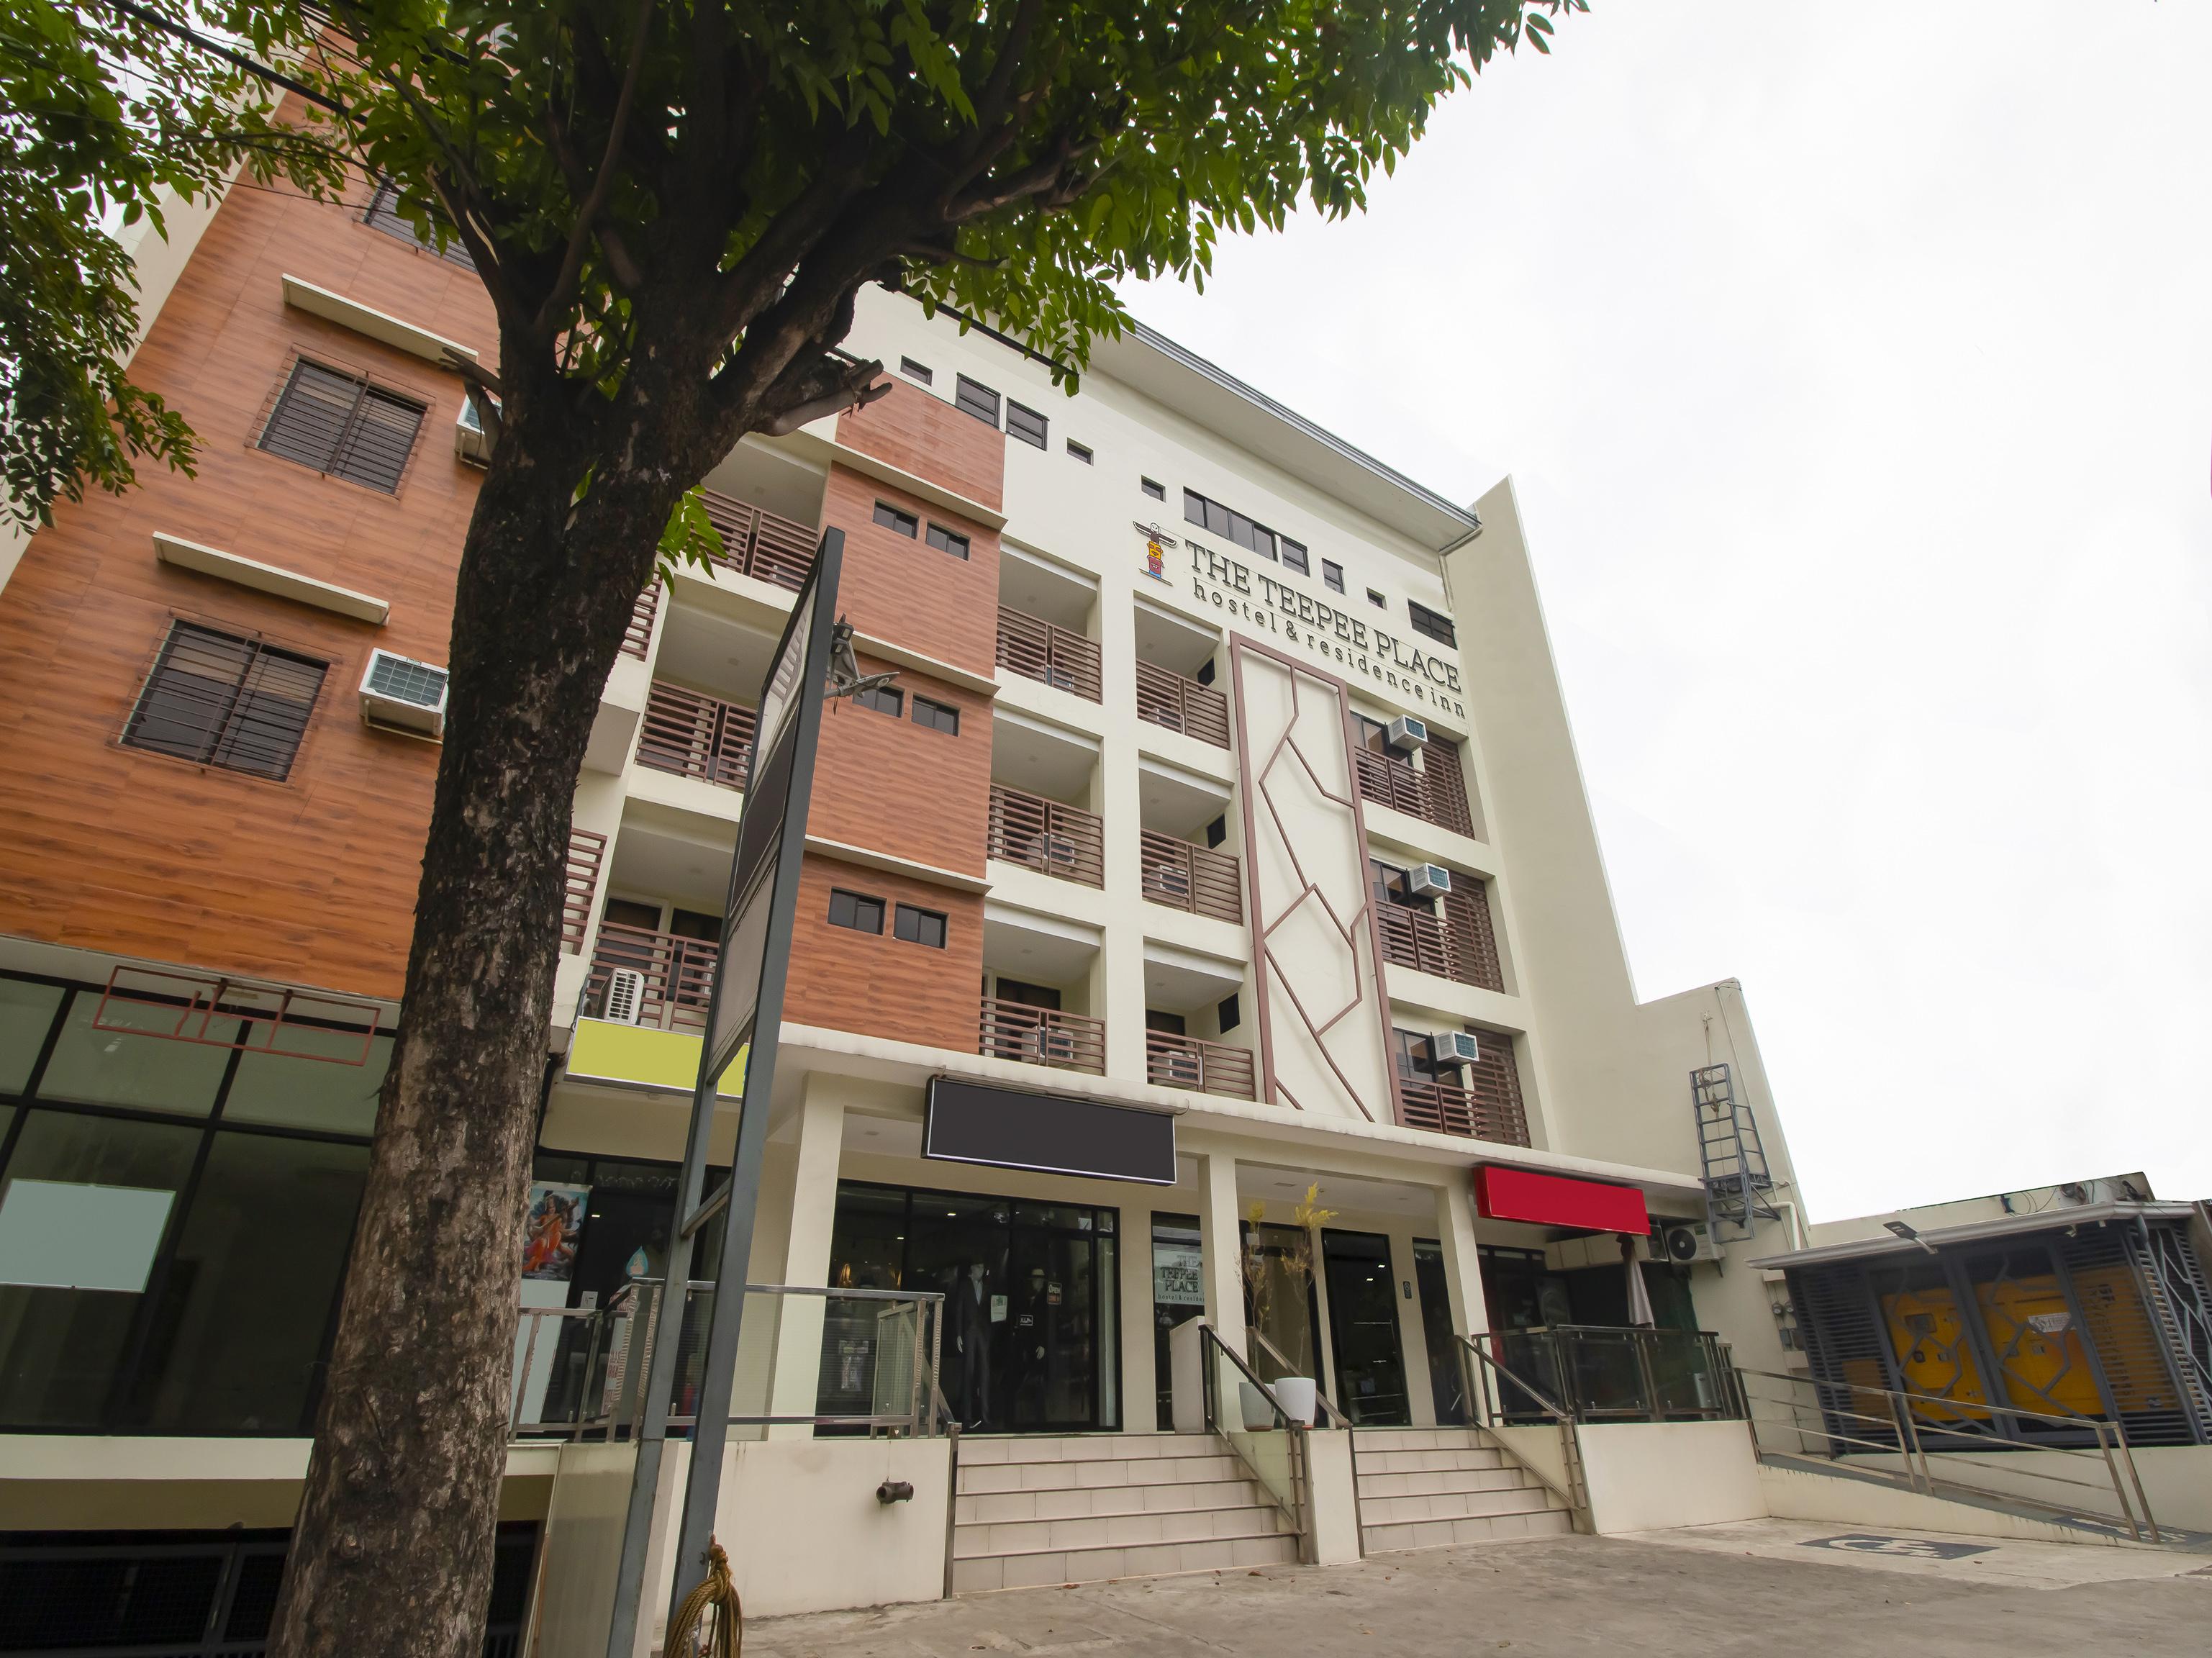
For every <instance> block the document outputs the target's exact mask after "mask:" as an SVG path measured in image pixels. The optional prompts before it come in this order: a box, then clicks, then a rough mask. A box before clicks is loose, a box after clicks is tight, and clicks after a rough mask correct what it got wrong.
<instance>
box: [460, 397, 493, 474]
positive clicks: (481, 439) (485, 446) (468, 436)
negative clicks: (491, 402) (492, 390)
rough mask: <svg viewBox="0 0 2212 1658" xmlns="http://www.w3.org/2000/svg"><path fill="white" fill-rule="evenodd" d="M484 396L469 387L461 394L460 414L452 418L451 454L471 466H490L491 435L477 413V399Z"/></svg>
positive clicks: (481, 417)
mask: <svg viewBox="0 0 2212 1658" xmlns="http://www.w3.org/2000/svg"><path fill="white" fill-rule="evenodd" d="M486 395H488V394H487V393H485V392H479V391H477V390H476V389H475V388H474V387H473V386H471V388H470V389H469V390H468V391H466V392H464V393H462V395H461V412H460V413H459V415H457V416H454V418H453V453H454V454H455V455H456V456H457V457H458V458H459V459H462V460H465V461H467V462H468V463H469V464H470V465H471V466H489V465H491V434H490V433H489V432H487V431H485V430H484V424H483V416H481V415H479V414H478V413H477V398H481V397H484V396H486Z"/></svg>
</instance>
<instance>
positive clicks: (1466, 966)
mask: <svg viewBox="0 0 2212 1658" xmlns="http://www.w3.org/2000/svg"><path fill="white" fill-rule="evenodd" d="M1462 880H1464V881H1468V882H1469V883H1471V884H1472V885H1473V888H1474V890H1472V891H1471V892H1468V893H1462V892H1460V891H1458V890H1456V889H1457V885H1458V884H1459V883H1460V882H1461V881H1462ZM1453 884H1454V888H1455V890H1453V891H1451V892H1449V893H1446V894H1445V895H1444V896H1443V898H1442V899H1441V900H1439V901H1437V906H1431V904H1428V903H1425V902H1424V903H1419V904H1401V903H1395V902H1377V903H1376V907H1375V920H1376V928H1377V930H1378V931H1379V932H1381V933H1382V935H1383V960H1384V961H1386V962H1388V963H1390V964H1391V965H1392V966H1393V967H1409V968H1412V969H1413V970H1414V971H1415V972H1416V973H1433V974H1435V975H1437V977H1438V978H1440V979H1450V980H1453V981H1456V982H1458V983H1460V984H1463V985H1474V986H1476V987H1479V988H1480V989H1483V990H1503V989H1504V988H1505V975H1504V971H1503V970H1502V969H1501V968H1500V966H1499V963H1498V943H1497V938H1496V936H1495V935H1494V934H1493V932H1492V930H1491V926H1490V908H1489V904H1488V902H1487V901H1486V899H1485V897H1484V896H1483V891H1482V884H1481V883H1480V882H1479V881H1474V878H1473V877H1471V876H1456V875H1455V876H1454V877H1453ZM1439 906H1440V907H1439Z"/></svg>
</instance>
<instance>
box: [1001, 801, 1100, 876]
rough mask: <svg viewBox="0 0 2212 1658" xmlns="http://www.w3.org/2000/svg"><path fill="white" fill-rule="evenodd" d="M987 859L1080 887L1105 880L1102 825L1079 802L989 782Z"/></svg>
mask: <svg viewBox="0 0 2212 1658" xmlns="http://www.w3.org/2000/svg"><path fill="white" fill-rule="evenodd" d="M989 835H990V841H989V844H988V847H987V852H988V854H989V855H990V856H991V857H994V858H999V859H1005V860H1006V862H1007V863H1010V864H1020V865H1024V866H1025V867H1027V868H1030V869H1033V870H1036V871H1037V872H1039V873H1040V874H1043V875H1049V876H1052V877H1054V878H1056V879H1058V880H1062V881H1073V882H1075V883H1076V884H1079V885H1080V886H1086V887H1103V886H1104V885H1105V884H1106V841H1105V831H1104V828H1103V824H1102V823H1100V821H1099V819H1098V818H1097V817H1095V816H1094V815H1093V814H1091V813H1090V812H1087V811H1084V810H1083V809H1082V808H1081V807H1080V806H1070V805H1062V804H1061V803H1060V801H1057V800H1048V799H1045V797H1044V796H1042V795H1041V794H1030V793H1028V792H1026V791H1025V790H1022V789H1017V788H1009V787H1008V786H1006V785H1005V784H1003V783H994V784H992V785H991V819H990V829H989Z"/></svg>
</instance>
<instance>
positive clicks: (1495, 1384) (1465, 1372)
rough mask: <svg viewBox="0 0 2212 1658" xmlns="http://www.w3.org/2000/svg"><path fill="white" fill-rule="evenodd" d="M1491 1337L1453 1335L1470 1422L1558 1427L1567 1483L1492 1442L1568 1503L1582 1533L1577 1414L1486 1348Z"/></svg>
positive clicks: (1585, 1507)
mask: <svg viewBox="0 0 2212 1658" xmlns="http://www.w3.org/2000/svg"><path fill="white" fill-rule="evenodd" d="M1452 1339H1453V1340H1454V1341H1455V1342H1457V1343H1458V1344H1459V1357H1460V1367H1461V1381H1462V1384H1463V1385H1464V1386H1465V1388H1466V1389H1467V1401H1468V1417H1469V1418H1470V1419H1471V1420H1472V1422H1473V1424H1474V1426H1476V1427H1478V1428H1481V1429H1485V1430H1492V1429H1497V1428H1501V1427H1521V1426H1527V1425H1529V1424H1542V1423H1546V1422H1548V1423H1550V1424H1552V1425H1553V1427H1555V1428H1557V1429H1558V1430H1559V1458H1560V1461H1559V1467H1560V1469H1561V1470H1562V1472H1563V1473H1564V1474H1565V1479H1564V1480H1560V1479H1553V1478H1552V1476H1551V1475H1550V1474H1549V1473H1547V1472H1546V1471H1545V1470H1544V1469H1543V1468H1541V1467H1538V1466H1537V1465H1536V1464H1535V1463H1534V1462H1532V1461H1529V1460H1528V1458H1527V1457H1525V1456H1522V1455H1519V1454H1518V1453H1517V1452H1516V1451H1515V1450H1514V1448H1512V1446H1511V1445H1510V1444H1509V1443H1508V1442H1506V1441H1505V1440H1504V1439H1502V1438H1500V1437H1499V1436H1497V1435H1496V1434H1495V1433H1492V1435H1491V1436H1490V1439H1491V1443H1492V1444H1493V1445H1495V1446H1496V1447H1497V1448H1498V1449H1499V1451H1501V1452H1502V1453H1503V1454H1504V1455H1507V1456H1510V1457H1511V1458H1512V1459H1513V1461H1515V1462H1516V1463H1517V1464H1518V1465H1519V1466H1520V1467H1522V1468H1525V1469H1526V1470H1527V1471H1528V1473H1530V1474H1531V1475H1533V1476H1534V1478H1535V1479H1538V1480H1540V1481H1541V1482H1542V1484H1543V1485H1544V1487H1545V1489H1546V1490H1547V1491H1550V1492H1551V1493H1552V1494H1553V1496H1554V1497H1558V1498H1559V1500H1560V1501H1561V1502H1562V1503H1565V1504H1566V1505H1567V1509H1568V1511H1569V1512H1570V1513H1571V1514H1572V1515H1574V1519H1575V1527H1576V1529H1577V1530H1583V1529H1586V1528H1587V1527H1588V1526H1589V1521H1590V1500H1589V1479H1587V1478H1586V1477H1585V1476H1584V1473H1583V1447H1582V1439H1581V1436H1580V1435H1579V1433H1578V1432H1577V1424H1576V1422H1575V1418H1574V1412H1571V1411H1570V1410H1568V1409H1567V1408H1566V1407H1565V1406H1562V1405H1561V1404H1559V1402H1558V1401H1557V1400H1554V1399H1553V1398H1551V1397H1550V1396H1549V1395H1548V1394H1546V1393H1545V1392H1544V1391H1543V1389H1542V1388H1540V1387H1538V1386H1537V1385H1536V1384H1535V1383H1534V1382H1531V1381H1529V1380H1528V1379H1527V1378H1526V1377H1524V1376H1516V1374H1514V1372H1513V1371H1512V1370H1510V1369H1508V1368H1507V1367H1506V1366H1505V1365H1504V1364H1502V1363H1499V1362H1498V1357H1497V1356H1496V1355H1495V1354H1493V1353H1492V1352H1489V1351H1486V1349H1485V1348H1484V1347H1483V1345H1482V1343H1483V1341H1484V1340H1485V1339H1486V1338H1485V1337H1482V1336H1463V1335H1459V1334H1456V1333H1455V1334H1454V1335H1453V1337H1452Z"/></svg>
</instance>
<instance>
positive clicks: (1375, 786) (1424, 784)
mask: <svg viewBox="0 0 2212 1658" xmlns="http://www.w3.org/2000/svg"><path fill="white" fill-rule="evenodd" d="M1424 758H1425V762H1426V763H1425V766H1424V768H1423V769H1421V770H1419V771H1416V770H1414V769H1413V765H1412V764H1411V762H1407V761H1405V760H1401V759H1400V758H1399V757H1398V756H1395V755H1389V754H1377V753H1376V751H1375V750H1373V749H1369V748H1355V749H1354V750H1352V771H1353V774H1355V775H1356V776H1357V778H1358V782H1359V794H1360V798H1361V799H1364V800H1372V801H1374V802H1375V803H1376V805H1383V806H1389V807H1390V808H1391V809H1392V810H1393V811H1402V812H1404V813H1406V814H1407V816H1408V817H1418V818H1419V819H1420V820H1421V821H1422V822H1423V823H1434V824H1435V825H1437V828H1439V829H1450V830H1451V831H1452V832H1453V833H1454V834H1456V835H1469V836H1472V835H1474V814H1473V813H1471V812H1469V811H1468V806H1467V784H1466V780H1464V779H1463V778H1462V776H1461V775H1460V774H1459V768H1458V765H1457V763H1456V762H1445V761H1439V760H1437V758H1436V757H1435V756H1434V754H1433V753H1431V754H1430V755H1428V756H1424Z"/></svg>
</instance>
